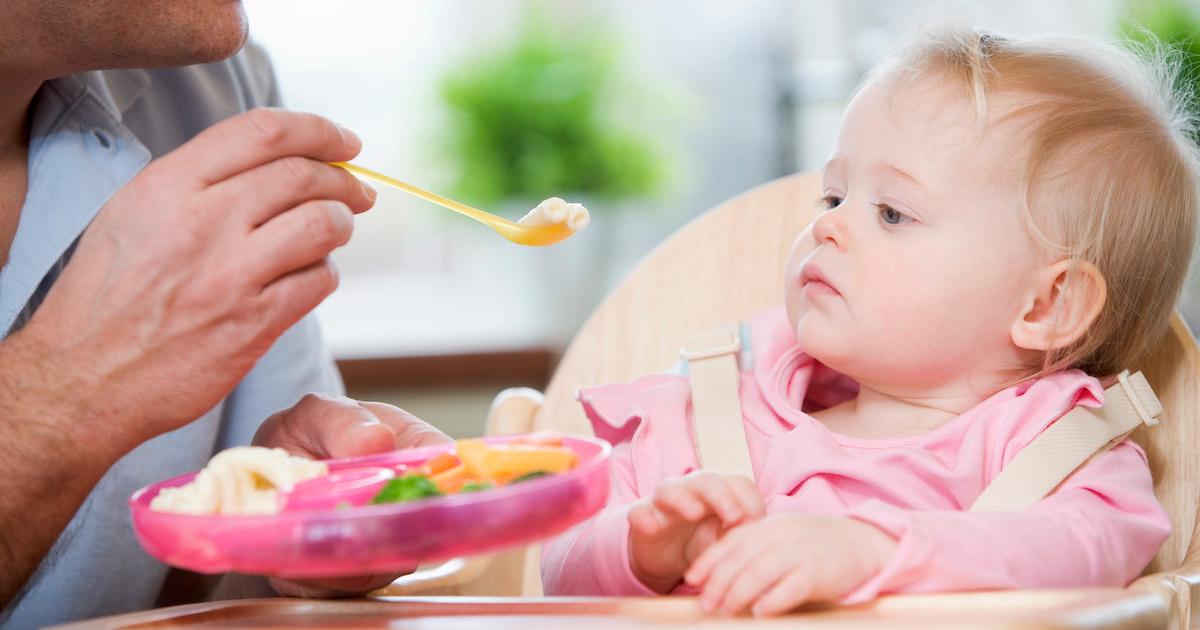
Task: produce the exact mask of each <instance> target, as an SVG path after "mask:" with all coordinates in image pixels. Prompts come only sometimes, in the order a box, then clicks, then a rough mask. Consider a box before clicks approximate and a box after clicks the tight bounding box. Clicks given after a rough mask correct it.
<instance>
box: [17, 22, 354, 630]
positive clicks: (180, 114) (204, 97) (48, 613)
mask: <svg viewBox="0 0 1200 630" xmlns="http://www.w3.org/2000/svg"><path fill="white" fill-rule="evenodd" d="M278 101H279V97H278V93H277V91H276V87H275V81H274V76H273V74H272V71H271V67H270V63H269V61H268V60H267V58H266V55H265V54H264V53H263V52H262V51H261V49H258V48H256V47H253V46H248V47H247V48H246V49H245V50H243V51H242V52H241V53H239V54H238V55H236V56H235V57H233V58H232V59H229V60H227V61H224V62H221V63H215V64H206V65H198V66H189V67H184V68H172V69H162V70H121V71H106V72H90V73H86V74H82V75H77V76H70V77H64V78H60V79H55V80H53V81H49V82H47V83H46V84H45V85H43V86H42V88H41V90H40V91H39V92H38V94H37V96H36V98H35V100H34V102H33V105H32V117H33V118H32V127H31V139H30V151H29V189H28V192H27V193H26V197H25V205H24V206H23V207H22V208H21V218H20V223H19V226H18V228H17V233H16V238H15V240H14V241H13V245H12V249H11V252H10V255H9V260H8V263H7V264H6V265H5V266H4V267H3V269H2V270H0V331H4V333H3V334H4V335H8V334H11V333H12V332H15V331H16V330H18V329H20V328H21V326H23V325H24V324H25V322H26V321H27V320H28V319H29V317H30V315H31V314H32V313H33V311H34V310H35V309H36V308H37V307H38V305H39V304H41V301H42V299H43V298H44V297H45V295H46V292H47V291H48V290H49V288H50V286H51V285H52V284H53V283H54V280H55V279H56V278H57V277H58V275H59V273H60V272H61V270H62V268H63V267H64V265H65V264H66V263H67V260H68V259H69V258H70V255H71V251H72V249H73V247H74V243H75V242H76V240H77V239H78V238H79V236H80V234H81V233H82V232H83V230H84V229H85V228H86V227H87V225H88V223H89V222H90V221H91V220H92V218H93V217H94V216H95V215H96V212H97V211H99V209H100V208H101V206H103V205H104V203H105V201H107V199H108V198H109V197H110V196H111V195H112V194H113V192H115V191H116V190H117V189H118V188H120V187H121V186H123V185H124V184H125V183H126V182H128V181H129V179H130V178H131V177H133V176H134V175H135V174H136V173H137V172H138V171H140V170H141V169H142V167H144V166H145V165H146V163H147V162H149V161H150V160H151V159H153V158H155V157H158V156H160V155H162V154H163V153H166V152H168V151H170V150H172V149H174V148H175V147H177V146H179V145H180V144H182V143H183V142H185V141H187V140H188V139H190V138H191V137H192V136H194V135H196V134H197V133H198V132H200V131H201V130H203V129H204V128H206V127H208V126H210V125H212V124H213V123H215V122H217V121H219V120H221V119H223V118H227V117H229V116H232V115H234V114H236V113H238V112H241V111H244V110H246V109H249V108H251V107H256V106H260V105H276V104H278ZM178 386H179V387H187V383H178ZM312 391H323V392H337V393H340V392H341V391H342V383H341V379H340V378H339V376H338V374H337V371H336V369H335V367H334V365H333V362H332V360H331V359H330V357H329V354H328V352H327V350H326V349H325V347H324V344H323V343H322V341H321V333H320V330H319V329H318V327H317V324H316V321H315V320H314V319H313V318H312V316H309V317H306V318H305V319H304V320H302V321H301V322H300V323H298V324H297V325H296V326H294V327H293V328H291V329H290V330H288V331H287V332H286V333H285V334H284V335H283V336H282V337H280V339H279V340H278V341H277V342H276V343H275V345H274V346H273V347H272V348H271V349H270V351H269V352H268V353H267V354H266V355H265V356H264V357H263V358H262V359H261V360H260V361H259V362H258V364H257V365H256V366H255V367H254V369H253V370H252V371H251V372H250V373H249V374H248V375H247V376H246V378H245V379H244V380H243V381H242V382H241V384H239V385H238V386H237V388H236V389H235V390H234V391H233V392H232V393H231V394H230V395H229V396H228V397H227V398H226V399H225V400H223V401H221V402H220V403H218V404H217V406H216V407H214V408H213V409H211V410H210V411H209V412H208V413H206V414H204V415H203V416H201V417H200V418H198V419H197V420H195V421H194V422H192V423H191V424H188V425H187V426H185V427H183V428H181V429H179V430H177V431H173V432H171V433H167V434H165V435H161V436H159V437H157V438H154V439H153V440H150V441H149V442H146V443H144V444H142V445H141V446H139V447H138V448H136V449H134V450H133V451H132V452H130V453H129V454H127V455H126V456H125V457H123V458H121V460H120V461H118V462H117V463H116V465H114V466H113V467H112V468H111V469H110V470H109V471H108V473H107V474H106V475H104V477H103V478H102V479H101V480H100V483H99V484H97V486H96V488H95V489H94V490H93V491H92V493H91V495H89V496H88V498H87V500H86V501H84V503H83V505H82V506H81V507H80V508H79V511H78V512H76V514H75V516H74V517H73V518H72V519H71V522H70V524H68V525H67V527H66V529H65V530H64V531H63V533H62V534H61V535H60V536H59V538H58V540H57V541H56V542H55V544H54V546H53V548H52V549H51V550H50V553H49V554H47V556H46V557H45V558H44V559H43V560H42V562H41V564H40V565H39V566H38V568H37V570H36V572H35V573H34V574H33V576H32V577H31V578H30V580H29V581H28V582H27V583H26V584H25V586H24V588H23V589H22V590H21V591H20V592H19V593H18V594H17V596H16V597H15V598H14V599H13V601H12V602H10V603H9V605H8V607H7V608H6V609H5V610H4V611H3V613H2V614H0V626H5V627H14V628H27V627H38V626H44V625H47V624H54V623H62V622H66V621H71V620H76V619H81V618H86V617H95V616H99V615H108V614H116V613H122V612H128V611H133V610H140V609H144V608H149V607H152V606H153V605H154V601H155V598H156V597H157V595H158V592H159V589H160V588H161V586H162V583H163V579H164V578H165V576H166V572H167V567H166V566H165V565H163V564H161V563H160V562H158V561H157V560H154V559H152V558H151V557H149V556H148V555H146V554H145V552H143V551H142V550H141V548H140V547H139V546H138V543H137V541H136V540H135V538H134V535H133V530H132V528H131V525H130V520H129V510H128V508H127V507H126V500H127V499H128V498H129V495H130V494H132V493H133V492H134V491H135V490H137V489H138V488H140V487H142V486H144V485H146V484H149V483H152V482H155V481H159V480H161V479H164V478H167V477H172V476H175V475H180V474H183V473H185V472H188V471H191V470H196V469H198V468H201V467H203V466H204V464H205V463H206V462H207V461H208V459H209V457H211V456H212V454H213V453H214V452H215V451H217V450H219V449H221V448H225V447H227V446H231V445H235V444H245V443H248V442H249V441H250V438H251V437H252V436H253V435H254V431H255V430H256V429H257V428H258V425H259V424H260V423H261V422H262V421H263V420H264V419H265V418H266V417H267V416H268V415H270V414H271V413H273V412H275V411H278V410H279V409H282V408H284V407H288V406H290V405H292V404H294V403H295V402H296V401H297V400H298V399H299V398H300V397H301V396H302V395H303V394H305V393H307V392H312ZM78 421H79V422H84V423H87V422H90V419H88V418H79V419H78ZM95 430H96V431H97V432H99V433H102V432H103V431H104V430H105V428H104V427H103V426H96V427H95ZM64 448H86V445H64ZM47 500H52V497H47ZM0 570H4V569H3V568H2V567H0Z"/></svg>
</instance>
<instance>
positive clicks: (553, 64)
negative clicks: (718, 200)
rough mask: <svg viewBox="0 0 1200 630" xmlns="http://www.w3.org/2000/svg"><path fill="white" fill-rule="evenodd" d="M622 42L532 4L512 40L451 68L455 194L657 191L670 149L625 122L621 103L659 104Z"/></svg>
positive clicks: (482, 200)
mask: <svg viewBox="0 0 1200 630" xmlns="http://www.w3.org/2000/svg"><path fill="white" fill-rule="evenodd" d="M620 44H621V42H620V40H619V38H618V37H617V36H616V35H615V34H613V33H612V32H610V31H608V30H606V29H605V28H603V27H602V26H593V27H592V28H589V29H587V30H583V31H579V30H575V31H572V32H568V33H564V32H561V31H557V30H555V29H554V28H553V27H552V25H551V22H550V20H549V19H547V17H546V16H545V15H544V14H543V12H542V10H541V9H540V5H531V6H530V8H528V9H527V11H526V14H525V17H524V20H523V23H522V24H521V26H520V31H519V34H518V35H517V37H516V38H515V39H514V40H512V41H511V42H509V43H505V44H503V45H501V46H499V47H497V48H492V49H488V50H484V51H482V52H479V53H477V54H475V55H473V56H470V57H468V58H466V59H465V60H464V61H462V62H461V64H460V65H459V66H457V67H456V68H454V69H452V70H451V71H450V72H449V73H448V74H447V75H446V76H445V78H444V79H443V80H442V82H441V86H440V88H441V89H440V95H441V98H442V100H443V102H444V103H445V105H446V107H447V109H448V112H449V124H448V125H447V127H446V134H447V136H446V143H447V145H448V151H447V157H448V158H449V161H450V164H451V166H452V167H453V168H454V170H455V171H456V173H457V177H456V179H455V183H454V185H453V192H454V194H456V195H459V196H461V197H463V198H464V199H467V200H470V201H471V202H474V203H478V204H480V205H483V206H491V205H497V204H499V205H511V204H501V202H510V201H524V202H530V203H532V202H536V201H537V200H540V199H543V198H546V197H550V196H556V195H557V196H563V197H567V198H568V199H570V198H571V197H573V196H574V197H583V198H584V199H588V200H592V199H595V200H600V201H619V200H624V199H630V198H638V197H645V196H648V195H652V194H654V193H657V192H659V191H660V190H661V187H662V184H663V182H664V173H665V172H666V169H667V167H668V165H667V164H666V162H665V160H666V156H665V154H664V153H663V152H662V151H660V150H658V148H657V147H656V146H654V144H653V143H652V142H651V141H650V140H649V139H647V138H646V137H644V136H642V135H639V134H638V133H637V131H636V130H635V129H633V128H631V127H630V126H628V125H624V124H622V119H621V111H620V109H621V107H635V108H636V107H646V106H652V104H648V103H645V102H643V99H641V98H639V95H641V94H644V91H642V90H640V89H638V86H636V85H631V82H630V79H629V78H628V77H627V76H626V75H625V74H624V73H623V72H622V63H623V57H622V55H621V54H620V53H621V50H622V47H621V45H620ZM605 207H614V206H612V205H604V204H602V205H600V206H598V208H600V209H603V208H605ZM618 207H619V206H618Z"/></svg>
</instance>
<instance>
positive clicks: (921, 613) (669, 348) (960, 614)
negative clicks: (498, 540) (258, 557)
mask: <svg viewBox="0 0 1200 630" xmlns="http://www.w3.org/2000/svg"><path fill="white" fill-rule="evenodd" d="M819 185H820V184H819V181H818V179H817V177H816V176H815V175H812V174H800V175H794V176H791V177H786V178H783V179H780V180H777V181H774V182H771V183H769V184H766V185H764V186H761V187H759V188H756V189H753V190H751V191H749V192H747V193H744V194H742V195H741V196H739V197H736V198H734V199H732V200H731V201H728V202H726V203H725V204H723V205H721V206H718V207H717V208H715V209H714V210H712V211H710V212H708V213H706V214H705V215H703V216H701V217H700V218H698V219H696V220H695V221H693V222H691V223H690V224H688V225H687V226H685V227H684V228H682V229H681V230H680V231H679V232H677V233H676V234H675V235H673V236H672V237H670V238H669V239H668V240H667V241H666V242H664V243H663V244H662V245H661V246H659V247H658V248H657V249H656V250H655V251H654V252H652V253H651V254H650V255H649V256H648V257H647V258H646V259H645V260H643V261H642V262H641V263H640V264H639V266H638V267H637V268H636V269H635V270H634V271H633V272H632V273H631V274H630V276H629V277H628V278H626V279H625V281H624V282H623V283H622V284H621V285H620V286H619V287H617V288H616V289H615V290H614V291H613V292H612V293H611V294H610V295H609V296H608V298H607V299H606V300H605V301H604V303H603V304H601V306H600V307H599V308H598V309H597V310H596V312H595V313H593V315H592V317H591V318H590V319H589V320H588V321H587V323H586V324H585V325H584V326H583V328H582V329H581V330H580V332H579V334H578V335H576V337H575V339H574V341H573V342H572V343H571V345H570V347H569V348H568V350H567V352H566V354H565V355H564V357H563V359H562V361H561V363H560V364H559V366H558V369H557V370H556V372H555V374H554V377H553V379H552V380H551V382H550V384H549V386H548V387H547V389H546V392H545V394H544V395H543V394H541V393H539V392H536V391H534V390H529V389H516V390H506V391H505V392H502V393H501V394H500V395H499V396H497V398H496V399H495V401H494V403H493V405H492V409H491V411H490V412H489V418H488V433H489V434H508V433H523V432H528V431H533V430H542V429H552V430H557V431H563V432H571V433H585V434H590V433H591V429H590V426H589V424H588V422H587V420H586V418H584V416H583V412H582V410H581V408H580V406H579V404H578V403H577V402H576V401H575V392H576V390H577V389H578V388H579V387H580V386H581V385H591V384H599V383H606V382H613V381H626V380H629V379H632V378H634V377H637V376H639V375H642V374H646V373H649V372H654V371H658V370H662V369H664V368H666V367H668V366H670V365H672V364H673V363H675V362H676V361H677V360H678V348H679V347H680V346H681V345H682V343H683V342H684V340H685V339H687V338H689V337H691V336H693V335H696V334H700V333H704V332H707V331H709V330H712V329H714V328H715V327H717V326H719V325H721V324H723V323H727V322H734V321H741V320H744V319H746V318H748V317H749V316H751V315H753V314H754V313H756V312H759V311H761V310H763V309H766V308H769V307H771V306H773V305H776V304H778V303H779V302H780V301H781V296H782V287H783V265H784V261H785V259H786V257H787V253H788V250H789V248H790V246H791V243H792V241H793V240H794V239H795V237H796V235H797V234H799V233H800V231H801V230H802V229H803V228H804V227H805V226H806V225H807V224H808V223H809V222H810V221H811V220H812V219H813V217H814V216H815V215H816V213H817V211H818V208H819V206H818V204H817V200H818V198H819V197H820V193H821V191H820V189H819ZM568 246H569V245H568ZM1130 368H1131V369H1140V370H1142V371H1144V372H1145V374H1146V376H1147V378H1148V379H1149V381H1150V383H1151V385H1152V386H1153V387H1154V390H1155V392H1156V393H1157V394H1158V397H1159V399H1160V400H1161V401H1162V403H1163V407H1164V411H1163V414H1162V415H1161V416H1160V419H1161V422H1160V424H1159V425H1158V426H1157V427H1154V428H1153V429H1151V430H1148V431H1147V430H1146V429H1145V428H1142V429H1139V430H1138V432H1137V433H1135V434H1134V439H1135V440H1137V441H1138V442H1139V443H1140V444H1141V445H1142V446H1143V447H1144V448H1145V449H1146V452H1147V454H1148V455H1149V457H1150V463H1151V467H1152V469H1153V473H1154V480H1155V491H1156V494H1157V495H1158V498H1159V499H1160V501H1162V503H1163V505H1164V506H1165V507H1166V508H1167V510H1168V512H1169V513H1170V515H1171V520H1172V523H1173V525H1174V531H1173V533H1172V534H1171V536H1170V538H1169V539H1168V540H1167V542H1166V544H1165V545H1163V548H1162V549H1161V550H1160V551H1159V553H1158V555H1157V556H1156V557H1155V558H1154V560H1153V561H1152V562H1151V564H1150V566H1149V567H1148V568H1147V570H1146V572H1145V574H1144V576H1143V577H1141V578H1140V579H1138V580H1137V581H1135V582H1134V583H1133V584H1132V585H1130V586H1129V587H1128V588H1126V589H1067V590H1047V591H1009V592H989V593H963V594H944V595H907V596H905V595H898V596H890V597H884V598H882V599H880V600H878V601H876V602H872V603H869V604H865V605H862V606H856V607H851V608H834V609H817V610H801V611H799V612H797V613H794V614H795V615H796V616H792V617H790V618H789V619H788V620H787V621H788V622H790V623H792V624H795V623H796V622H797V621H801V620H805V621H811V622H813V623H816V624H822V625H826V624H833V625H841V622H845V623H846V624H848V625H864V624H867V623H869V624H870V625H872V626H880V625H883V626H889V625H892V624H894V625H895V626H901V625H902V626H905V627H911V626H918V627H932V626H935V625H936V626H943V627H962V626H965V625H972V626H979V625H986V626H988V627H1018V626H1019V627H1023V628H1029V627H1081V628H1131V627H1155V628H1189V627H1191V628H1200V532H1198V531H1197V516H1198V514H1197V507H1198V505H1200V496H1198V495H1200V425H1198V424H1197V420H1200V352H1198V351H1197V345H1196V342H1195V340H1194V338H1193V336H1192V334H1191V332H1190V331H1189V330H1188V329H1187V326H1186V325H1185V324H1184V323H1183V321H1182V320H1181V319H1180V318H1179V316H1178V314H1176V315H1175V316H1174V317H1173V319H1172V321H1171V329H1170V333H1169V334H1168V335H1167V337H1166V338H1164V340H1163V341H1162V343H1161V344H1160V346H1159V347H1158V349H1157V351H1156V352H1155V354H1154V356H1153V357H1152V358H1151V359H1150V360H1149V361H1148V362H1147V364H1146V365H1141V366H1130ZM1048 561H1052V559H1048ZM439 595H455V596H468V597H467V598H465V599H464V598H445V599H442V598H440V597H433V598H432V599H431V598H430V596H439ZM539 595H541V585H540V578H539V571H538V547H537V546H531V547H529V548H526V549H518V550H514V551H510V552H506V553H501V554H497V555H495V556H492V557H490V558H484V559H474V560H468V561H452V562H450V563H446V564H444V565H441V566H439V567H436V568H434V569H431V570H426V571H421V572H418V573H416V574H414V575H412V576H407V577H405V578H401V579H400V580H398V581H397V582H396V583H395V584H393V585H392V586H391V587H388V588H386V589H383V590H381V591H378V592H376V593H375V594H373V596H372V599H373V600H374V601H371V602H358V603H357V605H358V606H359V607H358V608H354V607H353V606H355V605H356V604H355V603H350V602H340V603H333V602H327V603H312V602H309V603H305V604H304V606H305V607H306V608H303V610H300V609H296V610H300V612H295V613H294V614H296V615H301V616H303V615H304V614H317V613H314V612H311V611H320V614H322V615H326V616H327V615H331V614H332V615H338V614H348V615H349V614H353V615H354V616H355V618H356V619H360V620H366V619H367V618H371V619H374V618H376V617H375V616H378V618H379V619H385V618H395V619H399V618H411V617H413V616H414V615H419V614H428V615H430V616H434V617H437V616H442V615H447V614H453V615H472V614H485V615H499V616H500V617H496V616H489V619H488V623H489V624H491V625H493V627H495V625H496V624H497V623H499V625H501V626H503V627H521V623H520V622H518V621H517V620H518V619H520V618H522V617H524V618H525V621H528V616H529V615H539V616H545V615H564V616H569V617H570V618H571V624H572V625H573V626H574V627H577V628H580V629H582V628H586V627H589V625H588V622H587V619H588V618H589V617H590V618H593V619H594V620H595V621H597V622H605V620H607V622H606V623H611V622H612V617H614V616H616V617H621V618H623V619H625V620H627V621H628V622H629V623H630V624H631V625H638V626H650V625H659V624H664V623H665V624H666V625H672V627H677V626H676V625H674V624H676V623H678V622H680V621H690V622H693V623H698V624H700V625H704V626H706V627H707V626H708V625H715V626H722V627H724V626H725V625H726V624H729V625H730V626H731V627H735V626H736V627H745V626H749V625H753V626H757V625H759V624H765V625H774V624H773V623H771V622H760V621H755V620H750V619H740V620H726V621H721V620H717V619H712V618H705V617H703V616H702V615H701V614H700V612H699V610H698V608H697V606H696V605H695V602H694V601H692V600H691V599H690V598H657V599H636V598H633V599H630V598H616V599H599V598H597V599H590V600H589V599H583V600H581V599H577V598H573V599H557V598H550V599H533V600H530V599H512V600H493V599H477V598H471V596H489V597H492V596H523V597H525V598H529V597H536V596H539ZM414 596H419V597H414ZM397 604H407V606H408V607H407V608H406V607H402V606H398V605H397ZM240 605H242V606H246V605H248V604H240ZM261 605H262V606H267V607H270V608H271V610H273V611H275V612H274V613H273V614H277V615H284V614H285V613H286V612H287V611H292V610H293V608H295V606H299V604H296V605H294V606H293V608H288V606H289V605H285V604H281V603H278V602H275V603H268V602H266V601H264V602H263V603H262V604H261ZM199 606H206V605H199ZM207 606H209V608H203V609H201V608H195V607H192V608H188V607H184V608H187V610H188V614H200V615H201V616H202V617H203V615H209V614H211V613H212V612H213V610H212V609H211V606H213V605H207ZM233 606H235V604H234V603H228V606H227V607H226V608H224V609H223V610H225V611H226V612H229V611H232V610H234V608H232V607H233ZM348 606H349V608H347V607H348ZM388 606H392V607H391V608H388ZM413 607H416V608H413ZM180 610H181V611H182V610H183V609H180ZM206 611H207V612H206ZM304 611H310V612H307V613H306V612H304ZM335 611H343V612H342V613H338V612H335ZM388 611H391V612H390V613H389V612H388ZM165 614H166V611H151V612H150V613H139V614H137V615H131V616H126V617H127V618H128V619H129V620H130V621H132V620H133V619H134V617H139V618H140V619H143V620H150V619H156V620H163V619H166V618H167V617H165V616H164V615H165ZM181 614H182V612H181ZM154 615H157V616H154ZM372 615H375V616H372ZM389 615H391V616H390V617H389ZM504 615H513V617H511V619H512V620H513V623H512V624H511V625H509V624H504V623H500V622H498V619H501V618H503V616H504ZM203 618H206V619H211V617H203ZM326 618H328V617H326ZM564 618H565V617H564ZM297 619H299V617H297ZM776 621H783V620H776ZM606 623H597V624H596V625H603V626H604V627H610V626H609V625H606ZM131 625H132V624H131ZM110 627H118V625H112V626H110Z"/></svg>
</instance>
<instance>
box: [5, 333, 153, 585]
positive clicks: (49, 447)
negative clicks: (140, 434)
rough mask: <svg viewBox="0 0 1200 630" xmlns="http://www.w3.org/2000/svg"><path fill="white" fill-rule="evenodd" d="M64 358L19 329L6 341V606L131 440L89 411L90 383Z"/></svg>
mask: <svg viewBox="0 0 1200 630" xmlns="http://www.w3.org/2000/svg"><path fill="white" fill-rule="evenodd" d="M64 359H65V358H64V357H58V356H55V355H54V353H53V352H51V351H50V349H49V348H46V347H44V346H40V345H39V344H38V343H37V342H36V341H33V340H31V339H26V338H22V335H20V334H18V335H15V336H14V337H12V338H10V339H8V340H5V341H4V342H0V567H2V569H0V608H2V607H3V606H5V605H7V604H8V602H9V601H11V599H12V598H13V596H14V595H15V594H16V593H17V591H18V590H20V588H21V586H22V585H23V584H24V583H25V581H26V580H28V579H29V576H30V575H31V574H32V573H33V571H34V570H35V569H36V568H37V566H38V563H39V562H40V561H41V559H42V557H43V556H45V555H46V553H47V552H48V551H49V549H50V547H51V545H53V544H54V541H55V540H56V539H57V537H58V535H59V534H60V533H61V532H62V530H63V528H64V527H66V525H67V523H68V522H69V521H70V520H71V517H72V516H73V515H74V514H75V512H76V510H78V508H79V506H80V504H82V503H83V500H84V499H85V498H86V497H87V495H88V493H89V492H90V491H91V489H92V488H93V487H94V486H95V485H96V483H97V482H98V481H99V479H100V477H101V476H102V475H103V474H104V472H105V471H106V470H107V469H108V468H109V467H110V466H111V465H112V464H113V462H115V461H116V459H117V458H119V457H120V456H121V454H122V453H124V452H125V451H126V450H128V449H129V448H130V447H131V446H132V444H131V443H130V441H131V440H130V439H129V438H127V437H126V436H125V435H123V433H122V431H120V430H113V428H112V427H106V426H101V425H98V424H97V423H96V421H97V420H99V419H98V418H91V417H89V408H92V405H91V404H90V402H91V400H90V399H91V398H93V397H94V394H93V393H92V392H91V387H90V386H89V385H88V384H87V383H86V382H83V380H82V378H81V377H79V376H77V374H78V373H79V371H78V370H75V369H73V368H70V369H68V367H67V366H65V365H64V363H65V360H64Z"/></svg>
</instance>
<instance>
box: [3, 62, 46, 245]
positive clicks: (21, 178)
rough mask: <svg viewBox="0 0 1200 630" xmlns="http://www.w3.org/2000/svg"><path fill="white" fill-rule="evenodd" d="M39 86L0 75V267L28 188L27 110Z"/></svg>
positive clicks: (39, 81)
mask: <svg viewBox="0 0 1200 630" xmlns="http://www.w3.org/2000/svg"><path fill="white" fill-rule="evenodd" d="M41 84H42V79H40V78H38V79H35V78H32V77H30V78H18V77H14V78H10V77H7V76H4V75H0V267H2V266H3V265H4V264H5V263H6V262H7V261H8V250H9V248H10V247H11V245H12V241H13V238H14V237H15V235H16V232H17V224H18V223H19V221H20V217H21V207H22V206H23V205H24V204H25V193H26V190H27V189H28V187H29V180H28V166H27V164H28V160H29V106H30V103H32V102H33V97H34V95H35V94H36V93H37V91H38V88H39V87H40V86H41Z"/></svg>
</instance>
